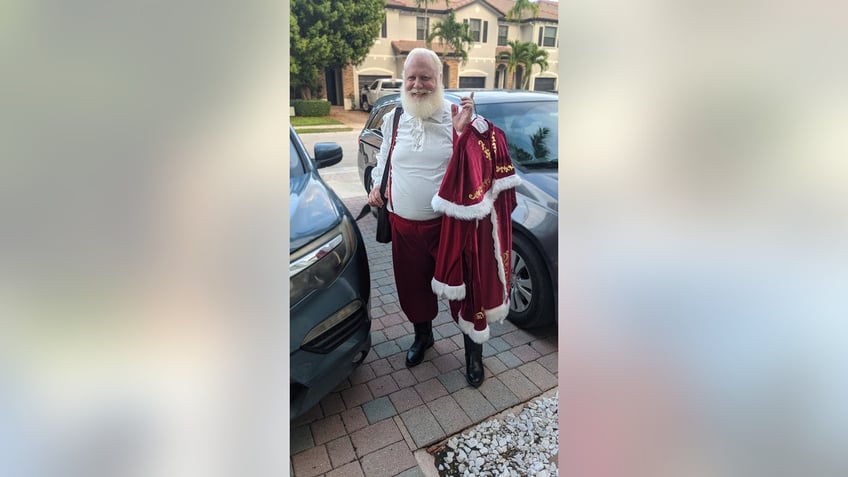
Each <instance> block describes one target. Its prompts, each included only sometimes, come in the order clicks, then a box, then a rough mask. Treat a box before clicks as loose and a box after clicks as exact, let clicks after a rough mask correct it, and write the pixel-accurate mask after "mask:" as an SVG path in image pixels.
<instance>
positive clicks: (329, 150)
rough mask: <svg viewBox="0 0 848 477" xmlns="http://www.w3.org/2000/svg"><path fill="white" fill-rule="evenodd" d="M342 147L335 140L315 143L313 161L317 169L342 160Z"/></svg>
mask: <svg viewBox="0 0 848 477" xmlns="http://www.w3.org/2000/svg"><path fill="white" fill-rule="evenodd" d="M342 156H343V153H342V147H341V146H339V145H338V144H337V143H335V142H319V143H318V144H315V163H316V164H317V166H318V169H321V168H323V167H330V166H332V165H335V164H338V163H339V162H341V160H342Z"/></svg>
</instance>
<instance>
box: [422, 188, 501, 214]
mask: <svg viewBox="0 0 848 477" xmlns="http://www.w3.org/2000/svg"><path fill="white" fill-rule="evenodd" d="M430 205H431V206H432V207H433V210H435V211H436V212H441V213H443V214H445V215H447V216H449V217H453V218H456V219H462V220H477V219H482V218H483V217H485V216H486V215H487V214H488V213H489V211H490V210H492V198H491V196H489V194H486V195H484V196H483V200H482V201H481V202H480V203H478V204H474V205H460V204H456V203H454V202H451V201H449V200H446V199H443V198H442V197H440V196H439V195H434V196H433V200H431V201H430Z"/></svg>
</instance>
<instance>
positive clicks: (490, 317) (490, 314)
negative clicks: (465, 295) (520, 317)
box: [484, 301, 509, 323]
mask: <svg viewBox="0 0 848 477" xmlns="http://www.w3.org/2000/svg"><path fill="white" fill-rule="evenodd" d="M484 311H485V312H486V321H487V322H489V323H503V321H504V320H505V319H506V317H507V315H509V301H507V302H506V303H504V304H503V305H500V306H496V307H494V308H492V309H491V310H484Z"/></svg>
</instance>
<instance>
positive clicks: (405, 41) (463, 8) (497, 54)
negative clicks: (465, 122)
mask: <svg viewBox="0 0 848 477" xmlns="http://www.w3.org/2000/svg"><path fill="white" fill-rule="evenodd" d="M514 3H515V2H514V1H513V0H451V1H450V2H449V7H446V6H445V3H444V2H443V1H441V0H434V1H431V2H430V3H429V6H428V8H427V11H426V14H425V11H424V8H423V5H422V7H421V8H420V9H419V8H418V7H417V6H416V5H415V0H386V20H385V22H384V23H383V27H382V30H381V32H380V35H379V37H378V38H377V39H376V40H375V41H374V46H373V47H372V48H371V51H370V52H369V54H368V57H367V58H366V59H365V60H364V61H363V62H362V64H360V65H349V66H347V67H345V68H342V69H340V70H334V71H333V70H331V71H328V72H327V74H326V76H325V78H324V91H325V92H326V98H327V99H328V100H329V101H330V103H332V104H334V105H344V106H345V109H351V108H358V107H359V105H360V97H359V91H360V88H361V87H362V86H363V85H367V84H368V83H370V82H371V81H373V80H374V79H377V78H400V77H401V74H402V71H403V62H404V60H405V59H406V55H407V54H408V53H409V51H410V50H412V49H413V48H415V47H419V46H425V41H424V39H425V38H426V35H427V32H428V31H430V29H429V28H428V26H432V25H435V24H436V23H438V22H440V21H442V20H443V19H444V18H445V17H446V16H447V14H448V12H449V11H450V10H453V11H454V12H456V20H457V21H459V22H467V23H469V24H470V26H471V33H472V36H473V37H474V40H475V41H474V43H473V44H472V46H471V48H470V49H469V50H468V61H466V62H465V63H461V59H460V58H459V57H457V56H455V55H453V53H452V52H449V53H447V54H446V52H445V50H446V48H443V47H442V46H441V45H440V44H439V41H438V40H434V41H433V44H432V46H431V47H432V48H433V50H435V51H436V52H437V53H439V55H440V57H442V59H443V72H444V82H445V87H448V88H457V87H460V88H466V87H467V88H487V89H492V88H513V87H514V85H518V84H520V82H521V81H522V79H523V76H524V75H525V74H528V72H525V71H522V70H521V68H520V67H519V69H518V71H516V72H515V74H513V75H508V74H507V65H506V55H507V54H508V52H509V49H510V47H509V46H508V44H507V42H508V41H510V40H521V41H532V42H534V43H536V44H537V45H539V46H540V47H542V48H544V49H545V50H546V51H547V52H548V69H547V70H546V71H545V72H541V71H540V68H539V67H538V66H534V67H533V70H532V71H530V72H529V74H530V85H529V89H531V90H545V91H555V90H557V89H558V87H559V78H558V75H557V71H558V54H559V28H558V27H559V23H558V19H559V16H558V6H559V4H558V3H557V2H553V1H548V0H539V1H538V5H539V13H538V14H537V15H536V16H535V18H533V13H532V12H530V11H527V12H525V14H524V15H525V16H526V17H527V18H523V19H522V20H521V21H520V22H519V21H518V20H507V19H506V13H507V12H508V11H509V10H510V9H511V8H512V6H513V5H514Z"/></svg>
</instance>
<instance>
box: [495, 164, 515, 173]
mask: <svg viewBox="0 0 848 477" xmlns="http://www.w3.org/2000/svg"><path fill="white" fill-rule="evenodd" d="M513 169H515V168H514V167H512V164H509V165H506V166H495V172H500V173H506V172H509V171H511V170H513Z"/></svg>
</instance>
